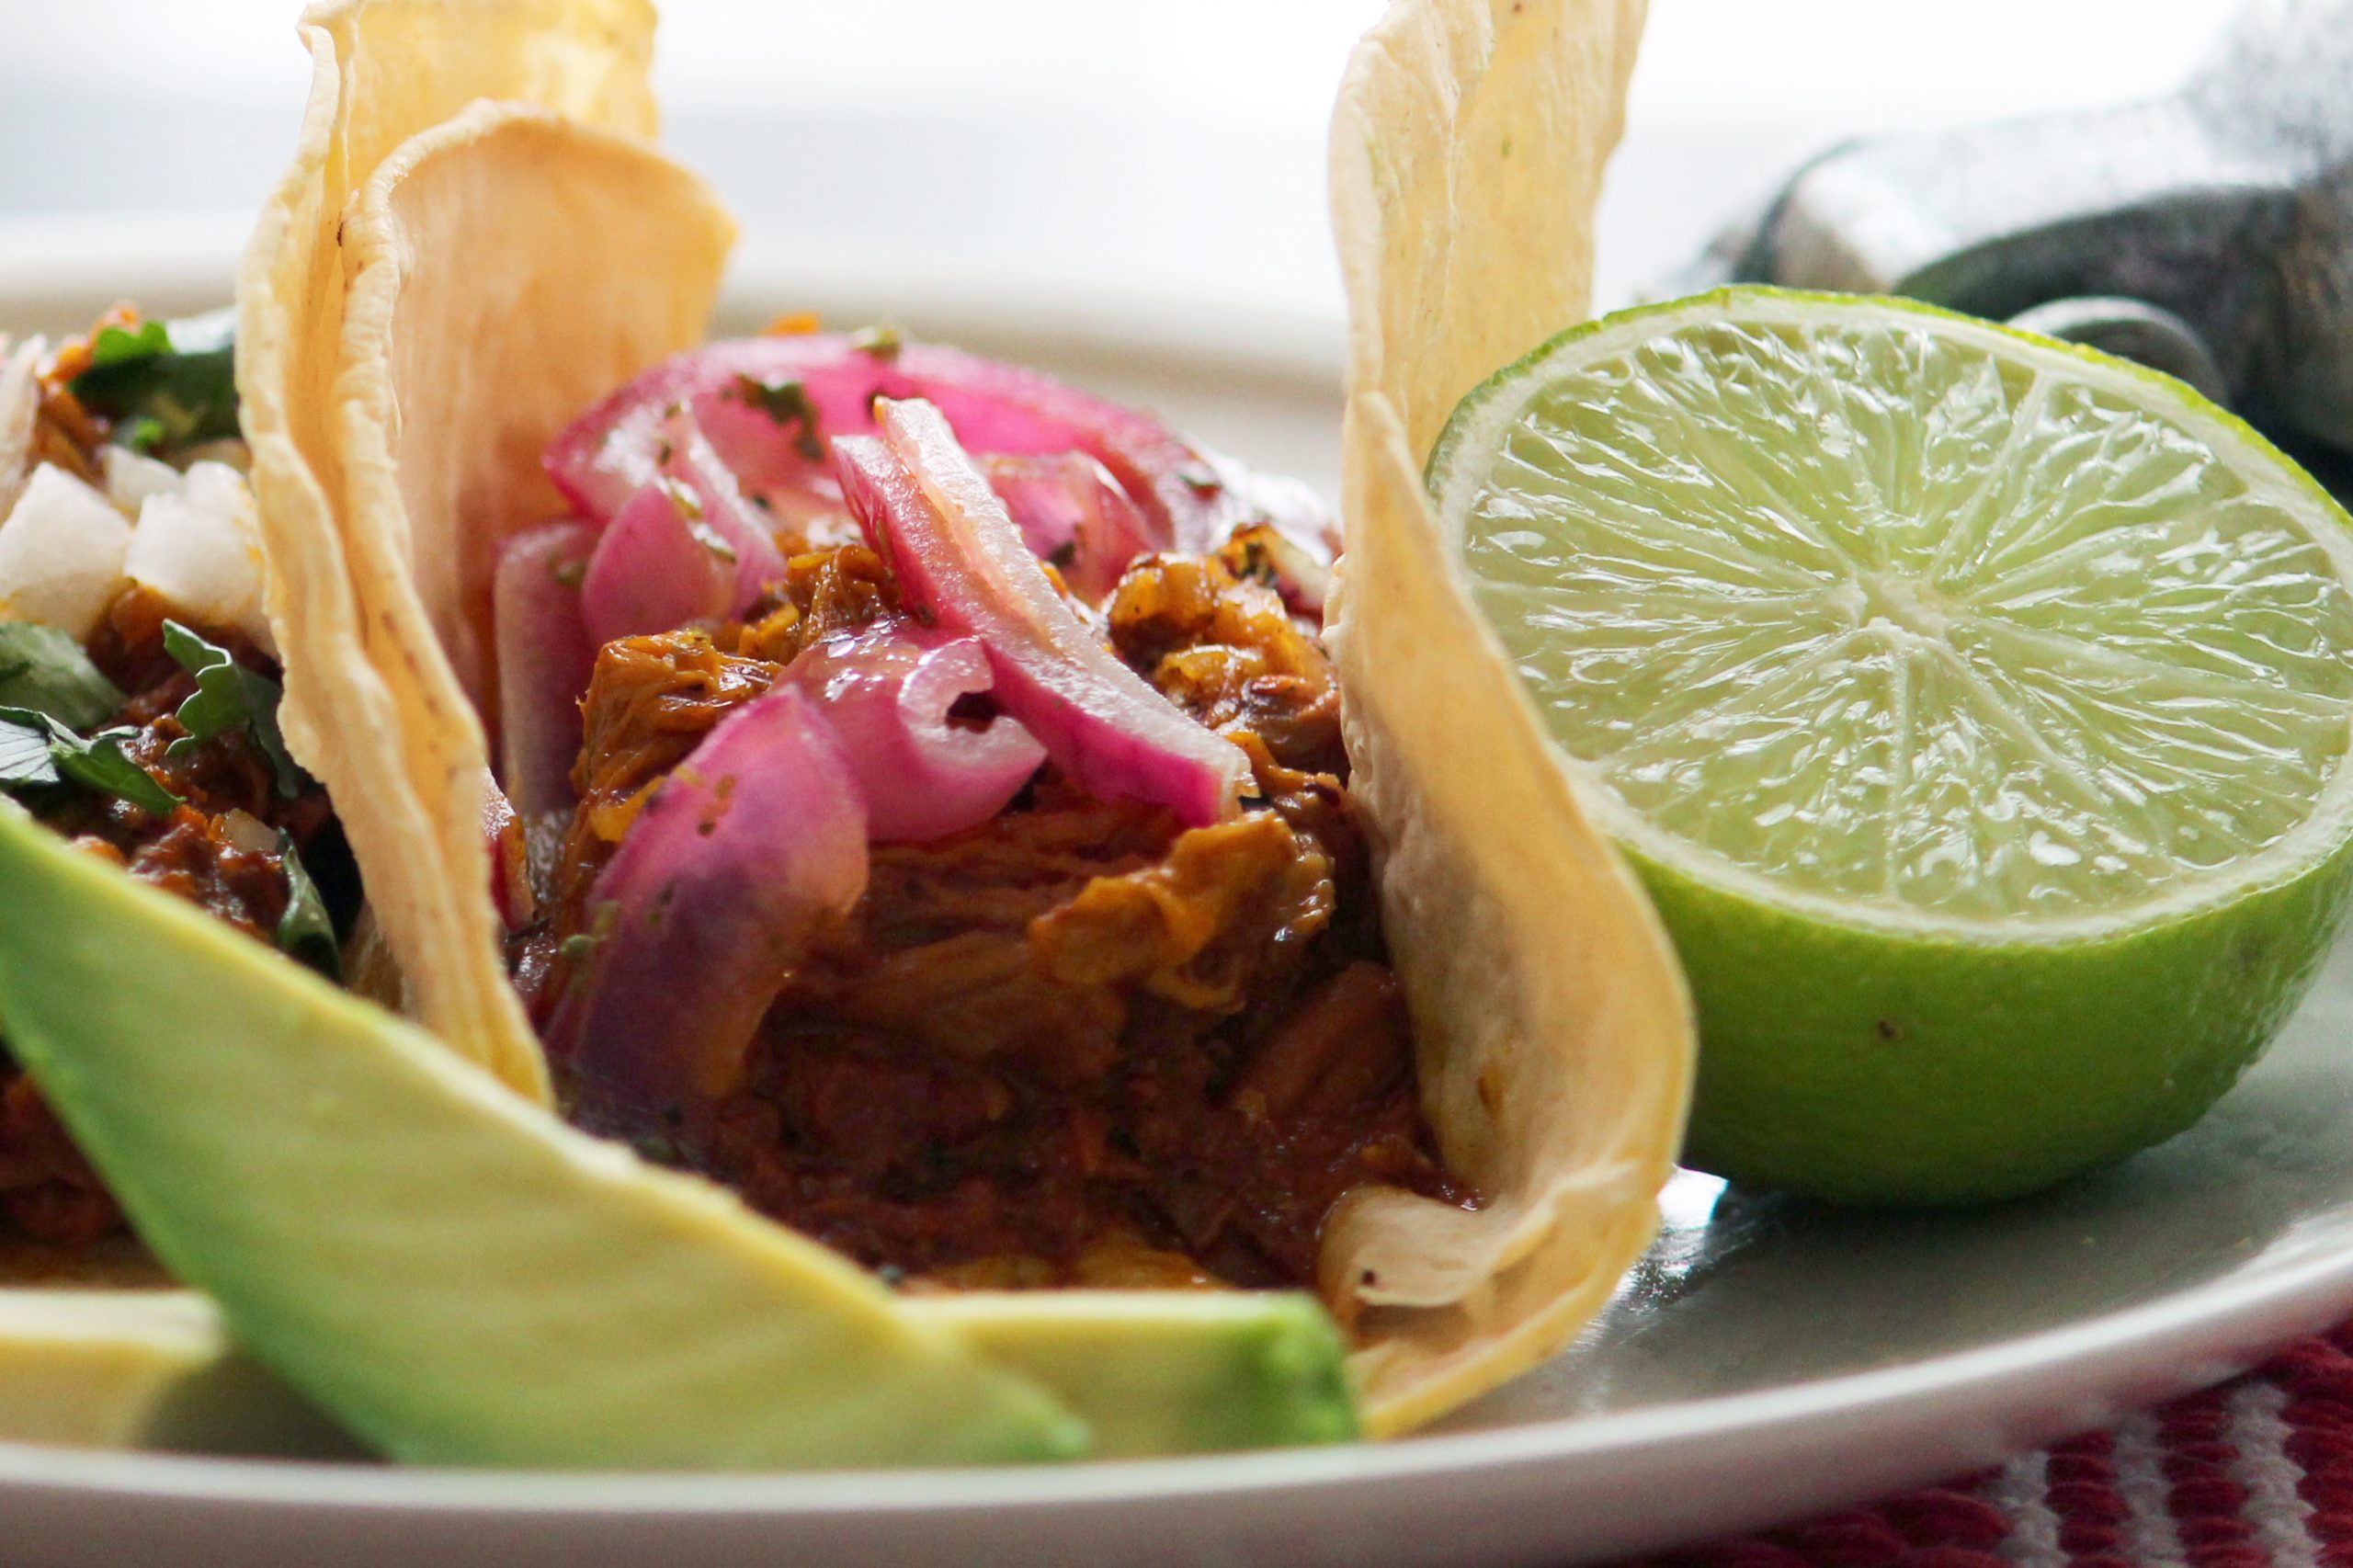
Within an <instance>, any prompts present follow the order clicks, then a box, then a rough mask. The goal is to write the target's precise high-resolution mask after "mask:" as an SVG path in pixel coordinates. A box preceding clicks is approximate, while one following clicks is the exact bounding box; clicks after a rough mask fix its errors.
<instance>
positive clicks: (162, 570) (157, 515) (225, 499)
mask: <svg viewBox="0 0 2353 1568" xmlns="http://www.w3.org/2000/svg"><path fill="white" fill-rule="evenodd" d="M124 569H125V571H126V572H127V573H128V574H129V575H130V577H131V581H133V582H135V583H137V584H139V585H141V586H142V587H144V588H146V589H148V590H149V591H150V592H152V593H153V594H154V595H155V596H156V597H158V598H161V599H162V600H163V601H164V602H165V604H168V605H170V606H172V607H173V608H176V609H177V610H179V611H180V612H182V613H183V614H185V615H187V616H188V618H189V619H192V620H197V621H201V622H202V623H204V624H205V625H208V626H213V627H223V628H234V629H235V630H237V631H242V632H244V634H245V635H246V636H248V637H250V638H252V639H253V640H254V642H255V643H256V644H257V645H258V646H259V647H261V648H262V649H264V650H265V651H267V652H273V653H274V652H275V651H276V648H275V645H274V643H273V642H272V641H271V639H270V634H269V620H268V618H267V616H265V615H264V614H263V613H262V571H261V528H260V523H259V520H258V519H257V518H256V516H255V513H254V502H253V494H252V492H251V491H249V490H247V489H246V488H245V482H244V476H243V475H241V474H239V473H238V472H237V471H236V470H234V469H233V468H230V467H228V466H227V465H225V464H222V463H212V462H201V463H198V464H196V465H195V466H194V467H192V468H190V469H189V470H188V472H187V474H186V475H184V476H183V478H182V483H181V486H180V492H179V494H159V495H151V496H149V497H148V498H147V503H146V505H145V506H142V508H141V509H140V513H139V530H138V532H137V533H135V534H134V535H132V536H131V555H130V559H129V561H128V562H126V563H125V567H124Z"/></svg>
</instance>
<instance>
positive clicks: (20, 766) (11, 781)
mask: <svg viewBox="0 0 2353 1568" xmlns="http://www.w3.org/2000/svg"><path fill="white" fill-rule="evenodd" d="M57 781H58V775H57V764H56V763H54V762H51V760H50V756H49V732H48V731H47V730H46V729H40V730H36V729H32V728H29V727H28V726H25V725H21V724H14V723H8V722H0V790H14V789H18V788H21V787H22V786H24V785H27V784H54V783H56V782H57Z"/></svg>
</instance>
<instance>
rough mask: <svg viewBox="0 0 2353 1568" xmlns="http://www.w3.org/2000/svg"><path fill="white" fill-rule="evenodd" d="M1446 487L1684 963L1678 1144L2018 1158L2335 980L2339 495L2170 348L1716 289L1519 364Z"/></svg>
mask: <svg viewBox="0 0 2353 1568" xmlns="http://www.w3.org/2000/svg"><path fill="white" fill-rule="evenodd" d="M1430 486H1431V490H1432V493H1433V494H1434V495H1435V497H1436V499H1437V504H1438V515H1439V517H1441V519H1442V520H1443V522H1444V524H1445V526H1446V527H1447V528H1449V530H1452V531H1453V532H1454V533H1455V535H1456V536H1457V539H1458V541H1459V544H1460V547H1461V552H1462V558H1463V560H1464V561H1465V562H1466V563H1467V565H1468V567H1469V570H1470V573H1471V575H1472V580H1473V583H1474V585H1475V590H1476V593H1477V596H1478V598H1479V601H1480V603H1481V605H1482V607H1483V610H1484V612H1485V614H1486V616H1487V618H1488V619H1489V620H1490V621H1491V622H1492V623H1493V624H1494V626H1495V630H1496V631H1497V632H1498V633H1499V634H1500V635H1501V637H1502V639H1503V642H1504V643H1505V645H1506V648H1507V649H1508V650H1509V652H1510V653H1511V656H1512V658H1513V659H1514V661H1515V662H1516V664H1517V665H1518V668H1519V671H1520V673H1521V675H1522V676H1523V677H1524V678H1525V680H1526V681H1527V684H1528V687H1529V691H1530V692H1531V694H1532V695H1533V696H1534V698H1535V699H1536V702H1537V704H1538V706H1539V707H1540V709H1541V710H1542V712H1543V714H1544V716H1545V718H1546V720H1547V721H1548V722H1550V724H1551V726H1552V732H1553V733H1554V734H1555V735H1556V736H1557V737H1558V738H1559V740H1560V742H1561V744H1562V745H1563V747H1564V748H1565V749H1566V750H1567V751H1568V753H1569V754H1570V755H1571V756H1573V757H1574V759H1575V760H1576V761H1577V763H1578V764H1579V765H1580V766H1581V768H1582V771H1583V772H1584V773H1585V774H1586V776H1587V777H1588V778H1590V779H1591V780H1592V781H1593V782H1594V783H1595V784H1596V785H1597V786H1598V790H1597V791H1596V792H1597V796H1598V797H1599V799H1600V800H1601V801H1602V802H1603V810H1604V812H1605V814H1606V816H1607V819H1608V825H1609V826H1610V828H1611V829H1612V831H1613V832H1614V833H1615V834H1616V835H1618V836H1619V838H1620V842H1621V843H1622V844H1623V845H1624V846H1625V847H1626V848H1627V849H1628V851H1629V852H1630V854H1631V857H1632V858H1633V859H1634V861H1635V862H1636V864H1637V865H1638V866H1639V868H1640V869H1641V870H1642V871H1643V875H1644V877H1645V879H1646V880H1647V881H1648V882H1649V885H1650V887H1651V890H1652V892H1653V893H1654V896H1655V898H1656V899H1657V901H1658V904H1659V908H1660V912H1661V914H1662V915H1664V916H1665V920H1666V922H1667V925H1668V926H1669V928H1670V929H1671V930H1672V931H1673V933H1674V935H1675V937H1676V939H1677V947H1678V949H1680V951H1681V953H1682V956H1683V959H1684V962H1685V965H1686V967H1687V968H1688V970H1689V971H1690V975H1691V982H1692V988H1693V992H1694V994H1695V996H1696V998H1697V1000H1698V1003H1699V1016H1700V1031H1701V1064H1700V1076H1699V1093H1698V1102H1697V1106H1696V1108H1695V1110H1694V1113H1693V1123H1692V1129H1691V1148H1690V1156H1691V1158H1693V1159H1694V1160H1695V1161H1696V1162H1698V1163H1699V1164H1701V1165H1705V1166H1707V1167H1709V1168H1711V1169H1713V1170H1716V1171H1719V1172H1721V1173H1722V1174H1725V1175H1728V1176H1733V1177H1735V1178H1738V1179H1745V1180H1750V1181H1755V1182H1759V1183H1766V1184H1771V1185H1776V1186H1784V1187H1795V1188H1799V1189H1802V1190H1808V1191H1813V1192H1815V1193H1819V1194H1822V1195H1824V1196H1829V1197H1834V1198H1838V1199H1859V1200H1895V1201H1944V1200H1954V1199H1968V1198H1976V1197H1987V1196H1995V1195H1999V1194H2006V1193H2012V1192H2019V1191H2025V1190H2028V1189H2030V1188H2033V1187H2040V1186H2043V1185H2045V1184H2048V1183H2050V1182H2052V1181H2054V1180H2056V1179H2058V1178H2060V1177H2062V1176H2066V1175H2068V1174H2070V1173H2072V1172H2075V1171H2077V1170H2081V1169H2084V1168H2086V1167H2088V1166H2091V1165H2098V1164H2101V1163H2104V1162H2107V1161H2110V1160H2114V1159H2117V1158H2120V1157H2121V1156H2123V1155H2125V1154H2127V1153H2131V1152H2132V1151H2133V1150H2135V1149H2139V1148H2142V1147H2143V1146H2145V1145H2147V1144H2149V1143H2152V1142H2155V1141H2157V1140H2158V1139H2161V1138H2164V1137H2165V1136H2167V1135H2169V1134H2171V1133H2173V1132H2175V1131H2179V1130H2180V1129H2181V1128H2183V1127H2185V1126H2187V1125H2188V1124H2189V1122H2191V1121H2192V1120H2193V1119H2196V1118H2197V1117H2198V1116H2199V1115H2200V1113H2201V1112H2202V1111H2203V1110H2204V1109H2205V1108H2207V1107H2208V1106H2209V1105H2211V1103H2212V1102H2213V1100H2214V1099H2215V1098H2216V1097H2217V1096H2220V1095H2221V1094H2222V1091H2223V1090H2224V1089H2226V1088H2227V1087H2229V1085H2231V1084H2232V1083H2233V1082H2234V1080H2235V1079H2236V1078H2237V1077H2238V1075H2239V1074H2240V1073H2241V1072H2243V1071H2244V1070H2245V1067H2246V1065H2247V1064H2248V1062H2251V1061H2252V1060H2253V1059H2254V1058H2255V1056H2256V1053H2257V1052H2258V1051H2260V1050H2261V1049H2262V1047H2263V1045H2264V1044H2265V1043H2266V1042H2267V1041H2268V1040H2269V1038H2270V1036H2271V1035H2272V1034H2273V1032H2274V1031H2275V1030H2276V1029H2277V1028H2278V1027H2279V1024H2280V1023H2281V1022H2282V1021H2283V1020H2284V1018H2285V1017H2286V1015H2287V1013H2288V1012H2289V1010H2290V1008H2291V1007H2292V1006H2294V1004H2295V1002H2296V1001H2297V999H2298V998H2299V997H2300V996H2301V995H2302V992H2303V990H2304V988H2305V987H2306V985H2307V984H2308V983H2310V981H2311V979H2312V976H2313V972H2314V971H2315V969H2316V967H2317V965H2318V963H2319V960H2320V959H2321V957H2322V956H2323V954H2324V953H2325V950H2326V949H2327V947H2328V945H2329V942H2330V940H2331V938H2332V937H2333V936H2334V935H2335V933H2336V928H2337V925H2338V921H2339V916H2340V914H2341V912H2342V909H2343V906H2344V903H2345V895H2346V892H2347V881H2348V868H2353V854H2348V847H2347V846H2348V833H2349V832H2353V776H2349V775H2348V769H2347V767H2345V766H2344V764H2345V758H2346V753H2347V741H2348V733H2353V592H2348V590H2347V578H2348V575H2353V523H2348V520H2347V517H2346V515H2345V513H2344V512H2343V511H2342V510H2341V509H2340V508H2339V507H2338V506H2336V503H2335V502H2334V501H2332V500H2331V499H2330V498H2329V496H2328V495H2327V494H2326V493H2325V491H2323V490H2322V489H2321V488H2320V486H2318V485H2317V484H2316V483H2313V481H2312V480H2311V479H2310V478H2309V477H2308V476H2306V475H2305V474H2304V473H2303V472H2302V471H2301V470H2300V469H2298V468H2297V467H2296V466H2295V465H2294V464H2293V463H2291V462H2290V461H2289V460H2287V459H2286V458H2285V457H2283V456H2281V455H2280V453H2279V451H2277V450H2276V449H2273V448H2272V447H2271V446H2270V445H2269V444H2268V443H2267V442H2266V441H2265V440H2264V439H2263V438H2262V437H2259V436H2257V435H2256V433H2255V432H2254V431H2253V430H2251V429H2249V428H2248V427H2247V426H2245V425H2244V424H2242V423H2241V422H2240V421H2238V420H2237V419H2235V418H2234V417H2232V416H2231V415H2228V414H2226V413H2224V412H2223V411H2222V410H2221V409H2219V408H2216V407H2215V406H2213V405H2212V404H2211V403H2208V402H2206V401H2205V400H2204V399H2202V398H2200V396H2198V394H2196V393H2195V392H2191V391H2190V390H2189V389H2188V387H2185V386H2183V385H2182V384H2181V383H2179V382H2177V381H2173V380H2171V379H2169V378H2166V377H2164V376H2160V375H2157V374H2155V373H2154V372H2152V371H2149V370H2145V369H2141V368H2140V367H2138V366H2135V365H2131V364H2129V363H2127V362H2125V361H2122V360H2119V359H2114V358H2108V357H2106V356H2104V355H2098V354H2094V353H2091V352H2089V351H2086V350H2083V349H2078V348H2075V347H2069V346H2066V345H2063V344H2057V343H2052V342H2049V341H2046V340H2043V339H2039V338H2033V337H2029V336H2026V335H2021V334H2018V333H2014V332H2010V331H2007V330H2005V329H2003V328H2000V327H1996V326H1993V325H1990V324H1986V323H1984V322H1980V321H1976V320H1972V319H1970V318H1966V317H1961V316H1956V315H1951V314H1949V313H1947V312H1940V311H1934V310H1929V309H1927V308H1924V307H1921V306H1916V305H1914V304H1910V303H1908V302H1904V301H1890V300H1876V299H1874V300H1865V299H1859V298H1841V297H1836V296H1826V295H1802V294H1792V293H1788V292H1783V291H1780V290H1763V289H1756V290H1746V289H1743V290H1727V291H1724V292H1721V293H1716V294H1711V295H1707V296H1704V297H1701V298H1699V299H1694V300H1687V301H1679V302H1677V303H1674V304H1668V305H1662V306H1657V307H1654V308H1649V309H1644V310H1639V311H1633V312H1627V313H1624V314H1621V315H1617V316H1612V317H1610V318H1608V319H1607V320H1605V321H1601V322H1597V323H1594V324H1590V325H1587V326H1584V327H1580V328H1578V329H1576V330H1574V331H1572V332H1569V333H1567V334H1564V335H1562V336H1560V337H1558V338H1555V339H1553V340H1552V342H1551V343H1549V344H1547V345H1545V346H1544V347H1542V348H1540V349H1539V350H1538V351H1537V352H1535V353H1534V354H1532V355H1530V356H1529V357H1528V358H1526V359H1523V360H1521V361H1520V362H1519V363H1518V364H1516V365H1513V366H1511V367H1510V368H1509V369H1506V370H1504V371H1502V372H1501V373H1500V374H1498V375H1497V376H1495V378H1494V379H1493V380H1492V381H1489V382H1488V383H1487V384H1486V385H1485V386H1483V387H1482V388H1480V389H1479V390H1478V391H1477V392H1473V393H1472V395H1471V396H1470V397H1469V398H1468V399H1466V400H1465V401H1464V403H1463V404H1462V406H1461V408H1460V409H1459V410H1457V412H1456V413H1455V415H1454V418H1453V420H1452V421H1451V423H1450V424H1449V426H1448V427H1447V430H1446V433H1445V435H1444V436H1443V437H1441V439H1440V441H1439V443H1438V452H1437V454H1436V456H1435V457H1434V458H1433V459H1432V460H1431V465H1430ZM1562 917H1563V919H1574V918H1575V914H1574V911H1563V916H1562Z"/></svg>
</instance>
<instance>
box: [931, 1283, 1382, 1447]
mask: <svg viewBox="0 0 2353 1568" xmlns="http://www.w3.org/2000/svg"><path fill="white" fill-rule="evenodd" d="M905 1309H906V1310H907V1311H908V1312H913V1313H915V1315H918V1316H920V1317H924V1318H927V1319H929V1320H930V1321H932V1322H934V1323H938V1324H943V1325H945V1326H947V1327H949V1328H952V1329H953V1330H955V1331H956V1332H957V1333H958V1334H960V1335H962V1336H963V1337H964V1338H965V1339H966V1340H967V1341H969V1342H970V1343H971V1344H972V1346H973V1347H974V1348H975V1349H977V1350H979V1351H980V1352H981V1353H982V1354H983V1355H984V1356H987V1357H989V1358H991V1359H993V1360H995V1361H998V1362H1000V1363H1002V1364H1003V1365H1005V1366H1007V1367H1010V1368H1013V1369H1015V1370H1017V1371H1019V1372H1023V1373H1026V1374H1028V1375H1029V1376H1030V1377H1032V1378H1035V1379H1036V1380H1037V1381H1039V1382H1040V1383H1042V1384H1044V1385H1045V1386H1046V1387H1047V1388H1048V1389H1050V1390H1051V1391H1052V1392H1053V1393H1054V1395H1055V1396H1056V1397H1057V1398H1059V1399H1061V1400H1062V1402H1063V1403H1064V1404H1067V1405H1069V1406H1070V1408H1071V1409H1073V1410H1074V1411H1076V1412H1077V1413H1078V1414H1079V1415H1081V1416H1083V1417H1085V1419H1086V1424H1087V1426H1088V1427H1089V1428H1090V1429H1091V1430H1092V1432H1093V1434H1094V1438H1095V1445H1094V1452H1095V1454H1096V1456H1097V1458H1102V1459H1134V1458H1141V1457H1143V1456H1146V1455H1152V1454H1179V1453H1217V1452H1222V1451H1224V1450H1228V1449H1263V1448H1277V1447H1282V1446H1286V1445H1290V1444H1294V1443H1337V1442H1343V1441H1346V1440H1347V1439H1348V1438H1350V1437H1355V1436H1357V1432H1358V1428H1357V1409H1356V1401H1355V1398H1354V1396H1353V1394H1352V1392H1351V1391H1350V1388H1349V1384H1348V1378H1347V1365H1346V1358H1347V1347H1346V1346H1344V1345H1343V1344H1342V1343H1341V1341H1340V1333H1339V1330H1338V1329H1337V1328H1336V1326H1334V1324H1333V1322H1332V1319H1331V1317H1330V1316H1329V1315H1328V1314H1327V1313H1326V1312H1324V1309H1323V1307H1322V1305H1321V1304H1319V1303H1318V1302H1317V1301H1315V1299H1314V1298H1313V1297H1312V1296H1308V1295H1304V1294H1302V1293H1299V1292H1297V1291H1284V1292H1279V1293H1275V1292H1259V1291H1244V1290H1029V1291H1021V1292H1017V1293H1014V1292H992V1293H989V1294H973V1295H949V1296H911V1297H908V1298H907V1299H906V1301H905Z"/></svg>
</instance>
